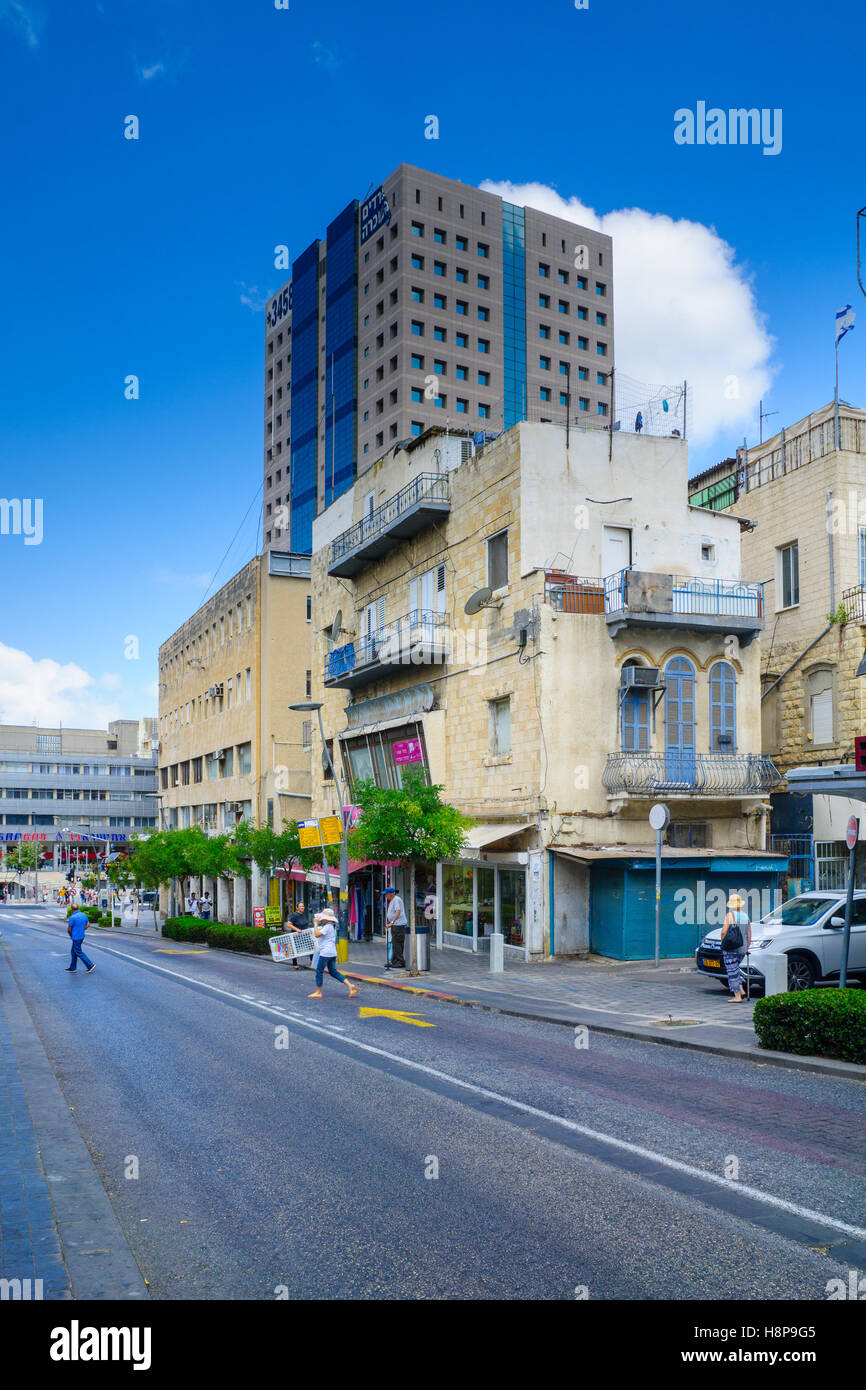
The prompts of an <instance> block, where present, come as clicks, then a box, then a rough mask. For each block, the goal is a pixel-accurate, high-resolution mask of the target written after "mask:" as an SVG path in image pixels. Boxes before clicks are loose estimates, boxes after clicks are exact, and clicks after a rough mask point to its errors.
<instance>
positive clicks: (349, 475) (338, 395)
mask: <svg viewBox="0 0 866 1390" xmlns="http://www.w3.org/2000/svg"><path fill="white" fill-rule="evenodd" d="M358 206H359V205H358V202H357V201H354V202H351V203H349V205H348V207H345V208H344V209H343V211H342V212H341V213H340V215H339V217H336V218H335V219H334V221H333V222H332V223H331V224H330V226H329V227H328V233H327V251H328V262H327V276H328V280H327V291H326V305H325V345H326V352H327V357H326V361H325V400H324V402H323V407H324V411H325V506H326V507H328V506H330V504H331V503H332V502H333V501H334V498H335V497H339V496H340V495H341V493H344V492H345V491H346V490H347V488H350V487H351V486H352V484H353V482H354V481H355V472H356V460H357V442H358V432H357V430H358V396H357V357H358V318H357V290H358V256H357V244H358Z"/></svg>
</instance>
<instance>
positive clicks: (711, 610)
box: [604, 568, 764, 621]
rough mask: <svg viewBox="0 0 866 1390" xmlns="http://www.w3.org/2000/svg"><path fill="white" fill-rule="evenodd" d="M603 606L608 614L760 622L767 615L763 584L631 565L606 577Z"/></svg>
mask: <svg viewBox="0 0 866 1390" xmlns="http://www.w3.org/2000/svg"><path fill="white" fill-rule="evenodd" d="M654 581H655V582H654ZM604 608H605V612H606V613H621V612H628V611H629V610H635V611H640V612H647V611H651V612H658V613H683V614H689V615H692V616H702V617H713V618H754V619H756V620H757V621H760V619H761V618H763V616H764V586H763V584H760V583H747V582H746V581H745V580H743V579H701V578H698V577H697V576H694V575H688V576H684V575H679V574H658V575H655V574H647V573H644V572H643V571H639V570H635V569H631V568H630V569H623V570H620V571H619V572H618V573H617V574H611V575H609V576H608V577H607V578H606V579H605V581H604Z"/></svg>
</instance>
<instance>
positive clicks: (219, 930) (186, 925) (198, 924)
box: [162, 917, 271, 956]
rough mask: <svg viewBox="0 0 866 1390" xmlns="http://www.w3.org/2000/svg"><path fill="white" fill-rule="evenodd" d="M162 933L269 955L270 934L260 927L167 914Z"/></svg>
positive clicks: (180, 938) (174, 938)
mask: <svg viewBox="0 0 866 1390" xmlns="http://www.w3.org/2000/svg"><path fill="white" fill-rule="evenodd" d="M162 934H163V936H167V937H169V939H170V940H172V941H194V942H199V943H206V944H207V945H208V946H218V947H221V948H222V949H223V950H224V951H249V952H251V953H252V954H253V955H256V956H267V955H270V950H271V948H270V945H269V944H268V943H269V940H270V933H269V932H267V931H262V929H261V927H235V926H224V925H223V924H222V923H221V922H205V921H203V920H202V918H201V917H169V918H167V919H166V921H165V922H163V924H162Z"/></svg>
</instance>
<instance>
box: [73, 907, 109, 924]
mask: <svg viewBox="0 0 866 1390" xmlns="http://www.w3.org/2000/svg"><path fill="white" fill-rule="evenodd" d="M73 912H83V913H84V915H85V917H86V918H87V920H88V922H98V921H99V918H100V916H101V915H102V908H101V907H71V906H70V907H67V909H66V920H67V922H68V921H69V918H70V917H71V916H72V914H73Z"/></svg>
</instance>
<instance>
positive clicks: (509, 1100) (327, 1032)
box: [102, 946, 866, 1240]
mask: <svg viewBox="0 0 866 1390" xmlns="http://www.w3.org/2000/svg"><path fill="white" fill-rule="evenodd" d="M102 949H103V950H104V951H107V952H108V954H109V955H112V956H121V957H122V958H123V959H124V960H131V961H133V962H134V963H135V964H137V965H144V966H145V968H146V969H148V970H157V971H159V972H160V974H162V975H173V976H174V977H175V979H178V980H183V981H184V982H185V983H187V984H190V985H198V987H199V988H200V989H209V990H212V991H213V993H214V994H222V995H224V996H225V997H226V998H227V999H237V1000H242V1001H243V1002H244V1003H247V1002H250V1001H248V1000H245V999H244V998H243V996H242V995H239V994H237V993H235V991H234V990H230V989H223V988H222V986H221V985H213V984H210V982H209V981H207V980H202V979H201V977H200V976H193V975H184V974H182V972H181V971H180V970H171V969H170V968H169V967H168V966H165V965H156V964H155V963H154V962H153V961H149V960H143V959H142V958H141V957H140V956H131V955H128V954H127V952H126V951H117V950H115V949H114V947H112V946H103V947H102ZM252 1002H253V1003H255V1004H256V1007H257V1008H260V1009H266V1010H267V1012H268V1013H271V1014H274V1015H276V1016H277V1017H280V1011H279V1010H277V1009H274V1008H272V1007H271V1006H270V1005H269V1004H261V1003H258V1002H257V1001H255V1000H253V1001H252ZM288 1017H289V1018H291V1019H292V1021H293V1022H295V1023H298V1024H300V1026H301V1027H302V1028H308V1029H309V1030H310V1032H312V1033H322V1034H324V1036H325V1037H329V1038H336V1040H337V1041H338V1042H342V1043H346V1044H348V1045H349V1046H351V1047H355V1048H357V1049H358V1051H359V1052H370V1053H372V1054H373V1055H374V1056H376V1057H384V1058H386V1059H387V1060H388V1061H389V1062H397V1063H398V1064H399V1065H400V1066H402V1067H407V1068H408V1069H409V1070H410V1071H418V1072H422V1073H423V1074H424V1075H425V1076H432V1077H435V1078H436V1080H437V1081H447V1082H448V1083H449V1085H451V1086H459V1087H460V1088H461V1090H464V1091H471V1093H472V1094H473V1095H476V1096H483V1097H484V1098H485V1100H495V1101H497V1102H498V1103H499V1104H501V1105H510V1106H511V1107H512V1109H514V1110H520V1111H522V1112H523V1114H524V1115H535V1116H536V1118H537V1119H540V1120H547V1121H549V1122H550V1123H551V1124H555V1125H559V1126H560V1127H561V1128H562V1129H567V1130H570V1131H571V1133H572V1134H582V1135H583V1136H584V1138H585V1139H595V1140H597V1141H599V1142H600V1143H602V1144H609V1145H610V1146H611V1147H612V1148H615V1149H620V1150H621V1151H622V1152H623V1153H629V1154H633V1155H634V1156H635V1157H636V1158H646V1159H649V1160H650V1161H651V1162H653V1163H660V1164H662V1165H663V1166H664V1167H665V1168H670V1169H671V1170H672V1171H673V1172H676V1173H685V1174H686V1175H687V1176H688V1177H691V1178H701V1179H702V1180H703V1181H704V1182H709V1183H713V1184H714V1185H715V1186H716V1187H723V1188H725V1189H726V1190H727V1191H728V1192H738V1193H740V1195H741V1196H743V1197H751V1198H752V1199H753V1200H754V1201H757V1202H763V1203H765V1205H766V1206H770V1207H775V1208H776V1209H777V1210H778V1211H786V1212H789V1213H790V1214H791V1215H793V1216H799V1217H803V1218H805V1219H806V1220H807V1221H817V1222H819V1223H820V1224H821V1225H822V1226H831V1227H832V1228H833V1230H835V1231H843V1232H844V1233H845V1235H849V1236H856V1237H858V1238H859V1239H860V1240H866V1229H863V1228H862V1227H860V1226H850V1225H849V1224H848V1223H847V1222H846V1221H837V1219H836V1218H835V1217H833V1216H825V1215H824V1213H823V1212H820V1211H813V1210H812V1209H811V1207H801V1206H799V1205H798V1203H796V1202H788V1201H786V1200H785V1199H784V1198H783V1197H776V1196H774V1195H773V1194H772V1193H770V1192H762V1191H761V1190H760V1188H757V1187H747V1186H746V1185H745V1184H744V1183H738V1182H732V1181H731V1179H730V1178H723V1177H720V1176H719V1175H718V1173H709V1172H707V1171H706V1170H705V1169H703V1168H697V1167H695V1166H694V1165H693V1164H691V1163H682V1162H680V1160H679V1159H677V1158H669V1157H668V1156H667V1154H663V1153H658V1152H657V1150H655V1149H645V1148H644V1147H643V1146H642V1145H641V1144H631V1143H629V1141H628V1140H627V1139H618V1138H617V1137H616V1136H615V1135H613V1134H603V1133H602V1132H601V1130H598V1129H590V1128H589V1126H588V1125H579V1124H577V1123H576V1121H574V1120H567V1119H565V1118H564V1116H562V1115H554V1114H552V1113H551V1112H550V1111H549V1110H539V1109H538V1107H537V1106H535V1105H527V1104H526V1102H525V1101H522V1100H515V1099H514V1098H513V1097H512V1096H504V1095H501V1094H500V1092H498V1091H489V1090H488V1089H487V1087H486V1086H476V1085H475V1083H474V1082H473V1081H464V1080H463V1079H462V1078H461V1077H459V1076H452V1075H451V1074H450V1073H449V1072H445V1071H439V1070H438V1068H436V1067H428V1066H425V1064H424V1063H423V1062H414V1061H411V1060H410V1059H409V1058H408V1057H401V1056H399V1055H398V1054H397V1053H395V1052H388V1051H386V1050H385V1048H383V1047H375V1046H374V1045H373V1044H372V1043H365V1042H361V1041H360V1040H359V1039H358V1038H351V1037H339V1035H338V1034H337V1033H336V1031H335V1029H333V1028H328V1027H325V1025H324V1024H321V1023H311V1022H310V1020H309V1019H306V1018H304V1017H302V1016H301V1015H299V1014H289V1015H288ZM635 1176H637V1177H641V1176H642V1175H641V1174H639V1173H638V1174H636V1175H635Z"/></svg>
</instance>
